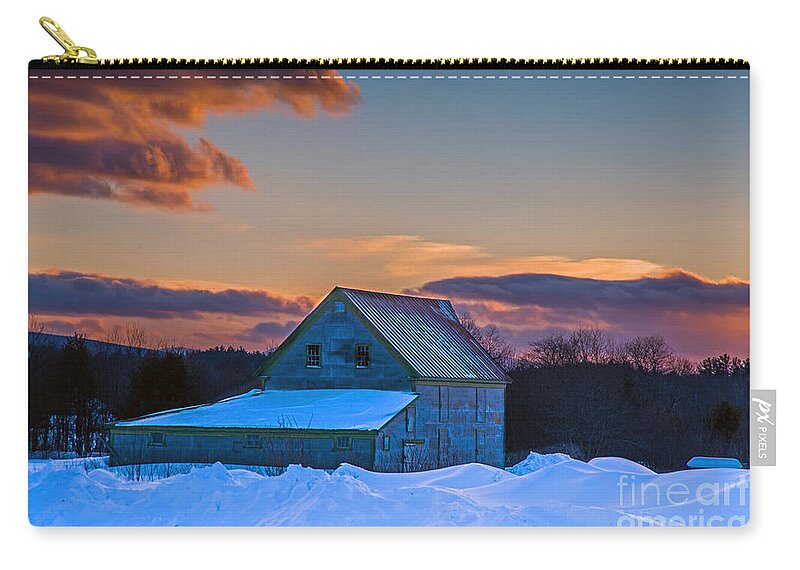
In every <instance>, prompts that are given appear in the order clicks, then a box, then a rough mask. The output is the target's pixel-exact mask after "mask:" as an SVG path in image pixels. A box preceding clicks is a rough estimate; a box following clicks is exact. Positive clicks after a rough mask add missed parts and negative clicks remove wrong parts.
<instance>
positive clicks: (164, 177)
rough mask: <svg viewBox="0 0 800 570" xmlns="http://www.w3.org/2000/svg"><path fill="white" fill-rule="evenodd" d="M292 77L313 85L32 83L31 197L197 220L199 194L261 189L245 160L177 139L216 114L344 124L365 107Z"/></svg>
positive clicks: (341, 91) (347, 90) (354, 94)
mask: <svg viewBox="0 0 800 570" xmlns="http://www.w3.org/2000/svg"><path fill="white" fill-rule="evenodd" d="M289 73H302V74H303V75H304V76H306V79H304V80H302V81H301V80H297V79H280V80H256V79H251V80H241V81H236V80H221V79H218V80H212V79H203V80H196V79H182V77H185V76H186V74H185V73H177V72H176V73H174V75H177V76H178V79H173V80H169V79H161V80H159V79H125V80H120V79H90V80H84V81H79V80H73V81H66V80H65V81H53V80H43V79H32V80H30V89H29V192H30V193H31V194H61V195H68V196H79V197H84V198H100V199H108V200H116V201H121V202H125V203H128V204H131V205H135V206H155V207H160V208H166V209H171V210H188V209H192V208H193V207H196V206H195V205H194V204H193V201H192V192H193V191H196V190H199V189H201V188H205V187H207V186H209V185H213V184H218V183H227V184H231V185H233V186H236V187H239V188H242V189H252V188H253V187H254V184H253V181H252V179H251V178H250V175H249V173H248V170H247V168H246V167H245V165H244V164H243V163H242V162H241V161H240V160H239V159H238V158H236V157H235V156H231V155H230V154H228V153H227V152H225V151H224V150H223V149H221V148H219V147H218V146H216V145H215V144H213V143H212V142H211V141H208V140H206V139H203V138H201V139H200V140H199V142H198V143H197V144H190V143H188V142H187V141H186V140H185V139H184V138H183V137H182V136H181V135H180V134H179V133H178V132H176V130H175V129H176V128H182V129H199V128H200V127H202V126H203V125H204V124H205V122H206V120H207V119H208V117H209V116H210V115H214V114H217V115H221V114H239V115H241V114H246V113H254V112H258V111H281V110H283V111H285V112H288V113H291V114H294V115H296V116H298V117H302V118H311V117H314V116H315V115H316V114H318V113H326V114H329V115H342V114H344V113H347V112H349V111H350V110H351V109H352V108H353V106H354V105H355V104H356V103H357V102H358V100H359V97H360V92H359V89H358V87H357V86H356V85H354V84H352V83H349V82H346V81H344V80H328V81H322V80H318V81H314V80H310V79H308V76H310V75H314V74H316V73H323V72H315V71H302V72H289ZM324 73H325V74H326V75H331V74H333V75H335V72H331V71H325V72H324ZM93 75H95V74H94V73H93ZM112 75H113V74H112Z"/></svg>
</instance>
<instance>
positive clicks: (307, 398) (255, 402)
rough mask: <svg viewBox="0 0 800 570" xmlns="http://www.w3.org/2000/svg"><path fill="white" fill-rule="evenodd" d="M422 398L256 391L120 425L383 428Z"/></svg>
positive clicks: (361, 392)
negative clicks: (412, 403)
mask: <svg viewBox="0 0 800 570" xmlns="http://www.w3.org/2000/svg"><path fill="white" fill-rule="evenodd" d="M417 397H418V395H417V394H412V393H409V392H392V391H389V390H362V389H351V390H265V391H262V390H252V391H250V392H247V393H246V394H241V395H239V396H234V397H232V398H228V399H226V400H221V401H219V402H215V403H213V404H204V405H201V406H192V407H188V408H179V409H175V410H167V411H165V412H158V413H155V414H150V415H147V416H142V417H140V418H136V419H132V420H126V421H121V422H117V423H116V424H115V426H116V427H123V428H124V427H148V428H157V427H190V428H191V427H202V428H251V429H313V430H358V431H361V430H368V431H369V430H378V429H380V428H382V427H383V426H384V425H385V424H386V423H387V422H388V421H389V420H391V419H392V418H393V417H395V416H396V415H397V414H399V413H400V412H401V411H402V410H403V409H404V408H406V407H407V406H408V405H409V404H410V403H411V402H413V401H414V400H416V399H417Z"/></svg>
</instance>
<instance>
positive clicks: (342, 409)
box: [110, 390, 418, 471]
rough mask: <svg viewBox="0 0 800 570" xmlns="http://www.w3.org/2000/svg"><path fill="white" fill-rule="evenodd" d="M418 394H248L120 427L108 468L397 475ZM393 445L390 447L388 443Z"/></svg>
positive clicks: (114, 434)
mask: <svg viewBox="0 0 800 570" xmlns="http://www.w3.org/2000/svg"><path fill="white" fill-rule="evenodd" d="M417 397H418V396H417V395H416V394H409V393H404V392H391V391H387V390H292V391H289V390H264V391H262V390H253V391H251V392H248V393H246V394H242V395H241V396H235V397H233V398H228V399H227V400H222V401H220V402H217V403H214V404H208V405H202V406H193V407H189V408H181V409H177V410H168V411H165V412H159V413H156V414H150V415H147V416H142V417H140V418H136V419H133V420H128V421H123V422H118V423H117V424H116V425H115V426H114V427H113V428H112V430H111V434H112V435H111V448H112V449H113V450H114V453H112V455H111V458H110V459H111V463H112V465H114V464H119V463H123V464H128V463H202V462H214V461H220V462H222V463H229V464H238V465H273V466H285V465H289V464H290V463H299V464H302V465H314V466H315V467H319V468H331V469H333V468H336V467H338V466H339V464H341V463H342V462H347V463H351V464H353V465H358V466H361V467H365V468H367V469H373V470H380V471H399V470H400V469H401V467H402V465H401V461H402V458H401V453H402V451H401V450H402V446H401V438H402V435H403V434H405V419H404V417H401V414H402V413H403V412H404V411H405V409H406V408H407V407H408V406H409V405H411V404H412V403H413V402H414V401H415V400H416V399H417ZM392 444H394V445H392Z"/></svg>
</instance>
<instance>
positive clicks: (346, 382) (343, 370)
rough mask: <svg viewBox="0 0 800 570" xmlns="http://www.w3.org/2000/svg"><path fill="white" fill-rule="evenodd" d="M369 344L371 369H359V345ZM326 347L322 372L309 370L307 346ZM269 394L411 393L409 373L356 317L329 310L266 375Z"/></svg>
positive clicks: (350, 313) (349, 311)
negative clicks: (358, 390)
mask: <svg viewBox="0 0 800 570" xmlns="http://www.w3.org/2000/svg"><path fill="white" fill-rule="evenodd" d="M362 343H364V344H369V346H370V360H371V362H370V366H369V368H356V367H355V346H356V344H362ZM308 344H319V345H321V347H322V358H321V366H320V368H306V345H308ZM266 375H267V376H268V379H267V382H266V387H267V389H269V390H312V389H324V388H371V389H375V390H397V391H404V392H408V391H410V390H411V383H410V381H409V379H408V372H407V371H406V370H405V369H404V368H403V367H402V366H401V365H400V364H398V362H397V361H396V360H395V358H394V357H393V356H392V355H391V354H390V353H389V351H388V350H386V348H385V347H384V346H383V345H382V344H381V343H380V341H378V340H377V339H376V338H375V337H374V336H373V335H372V333H371V332H370V331H369V330H368V329H367V328H366V327H365V326H364V325H363V324H362V323H361V321H360V320H359V319H358V317H356V316H355V315H353V313H352V311H351V309H350V307H347V310H346V311H345V313H344V314H334V313H333V310H332V309H330V308H329V309H328V310H327V311H326V312H325V313H324V314H323V315H322V316H321V317H320V318H319V320H318V321H317V322H316V323H314V324H313V325H311V327H310V328H309V329H308V330H307V331H306V332H305V334H303V335H302V336H301V337H300V338H299V339H297V341H296V342H294V343H293V344H292V345H291V346H289V347H288V350H286V352H285V353H284V354H283V356H281V358H280V360H279V361H278V362H277V363H276V364H275V365H274V366H273V367H272V368H271V369H270V370H269V371H268V372H267V373H266Z"/></svg>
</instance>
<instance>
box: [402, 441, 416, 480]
mask: <svg viewBox="0 0 800 570" xmlns="http://www.w3.org/2000/svg"><path fill="white" fill-rule="evenodd" d="M414 451H415V450H414V444H413V443H408V442H403V473H411V472H412V471H414V461H415V459H416V458H415V455H416V454H415V453H414Z"/></svg>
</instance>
